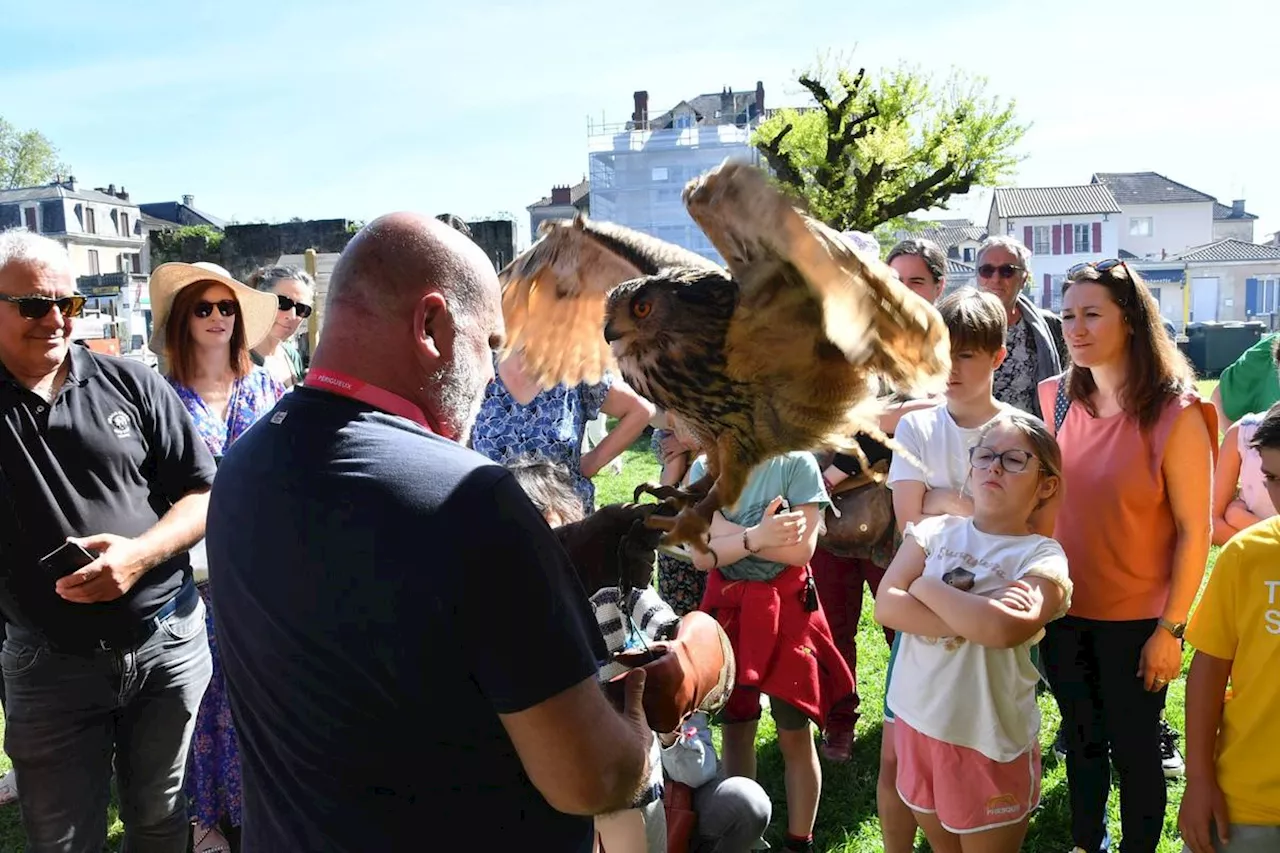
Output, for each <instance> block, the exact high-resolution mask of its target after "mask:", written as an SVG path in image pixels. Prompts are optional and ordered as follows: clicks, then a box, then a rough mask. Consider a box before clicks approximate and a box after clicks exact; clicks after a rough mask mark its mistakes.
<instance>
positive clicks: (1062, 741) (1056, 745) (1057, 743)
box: [1053, 726, 1067, 761]
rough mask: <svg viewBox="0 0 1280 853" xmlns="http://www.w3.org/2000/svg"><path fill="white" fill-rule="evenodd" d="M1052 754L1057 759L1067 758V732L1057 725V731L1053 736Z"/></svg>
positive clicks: (1063, 759)
mask: <svg viewBox="0 0 1280 853" xmlns="http://www.w3.org/2000/svg"><path fill="white" fill-rule="evenodd" d="M1053 754H1054V755H1055V756H1057V758H1058V760H1059V761H1066V760H1067V733H1066V732H1064V731H1063V730H1062V726H1058V733H1057V734H1056V735H1054V736H1053Z"/></svg>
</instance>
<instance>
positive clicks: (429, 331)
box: [413, 290, 453, 359]
mask: <svg viewBox="0 0 1280 853" xmlns="http://www.w3.org/2000/svg"><path fill="white" fill-rule="evenodd" d="M413 328H414V330H415V335H414V336H415V339H416V340H417V341H418V342H419V343H420V344H421V345H422V346H423V347H424V348H425V349H426V351H427V355H429V356H430V357H431V358H434V359H439V358H441V357H442V353H441V350H440V342H441V341H442V340H449V339H451V338H452V337H453V329H452V323H451V318H450V316H449V310H448V305H447V304H446V303H445V299H444V295H443V294H441V293H440V292H439V291H434V290H433V291H431V292H430V293H426V294H423V296H422V298H421V299H419V300H418V301H417V303H415V305H414V308H413Z"/></svg>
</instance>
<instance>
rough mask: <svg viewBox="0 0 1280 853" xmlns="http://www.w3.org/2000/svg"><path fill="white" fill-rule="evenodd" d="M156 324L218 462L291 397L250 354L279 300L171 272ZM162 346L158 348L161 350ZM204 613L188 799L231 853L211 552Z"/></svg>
mask: <svg viewBox="0 0 1280 853" xmlns="http://www.w3.org/2000/svg"><path fill="white" fill-rule="evenodd" d="M150 289H151V305H152V312H153V315H154V316H155V318H156V321H155V322H156V333H155V336H154V337H153V340H152V349H153V350H159V351H162V352H163V355H164V357H165V364H166V370H167V374H168V379H169V384H170V385H172V386H173V389H174V390H175V391H176V392H177V394H178V397H179V398H180V399H181V400H182V402H183V404H184V405H185V406H186V408H187V411H188V412H190V414H191V418H192V420H194V421H195V425H196V429H197V431H198V432H199V433H200V435H201V437H202V438H203V439H204V441H205V444H206V445H207V446H208V448H209V452H210V453H212V454H213V458H214V459H215V460H221V458H222V456H223V455H224V454H225V453H226V451H227V448H228V447H229V446H230V445H231V444H232V443H233V442H234V441H235V440H236V439H237V438H239V437H240V435H241V434H243V433H244V432H245V430H247V429H248V428H249V427H250V426H252V425H253V424H254V422H255V421H257V420H258V418H260V417H262V416H263V415H264V414H266V413H267V412H269V411H270V410H271V408H272V407H273V406H274V405H275V404H276V401H277V400H279V399H280V397H281V396H282V395H283V394H284V392H285V389H284V386H283V385H281V384H280V383H279V382H277V381H276V380H275V379H274V378H272V376H271V374H270V373H268V372H267V370H266V368H263V367H255V366H253V364H252V363H251V362H250V360H249V349H250V347H251V346H252V345H253V344H256V343H258V342H260V341H261V340H262V339H263V338H265V337H266V336H267V335H268V333H269V332H270V330H271V328H272V326H273V324H274V323H275V322H276V299H275V297H274V296H272V295H271V294H269V293H262V292H259V291H256V290H253V289H252V288H249V287H246V286H245V285H243V284H241V283H240V282H238V281H236V280H235V279H233V278H232V277H231V275H230V273H228V272H227V271H226V270H224V269H222V268H221V267H217V266H215V265H213V264H164V265H163V266H161V267H158V268H157V269H156V271H155V272H154V273H153V274H152V276H151V282H150ZM161 342H163V345H162V346H160V347H158V346H157V344H160V343H161ZM191 557H192V560H191V562H192V567H193V569H194V570H195V573H196V581H197V584H196V586H197V588H198V589H199V590H200V595H201V597H202V598H203V599H204V602H205V607H206V613H207V616H206V627H207V629H208V632H209V651H210V652H211V653H212V656H213V677H212V679H211V680H210V681H209V687H208V689H207V690H206V691H205V694H204V699H203V700H202V701H201V703H200V710H199V712H198V714H197V716H196V725H195V733H194V735H193V736H192V739H191V752H190V755H189V758H188V761H187V779H186V793H187V800H188V808H189V813H190V815H191V817H192V818H193V819H194V820H195V828H194V836H193V850H194V851H195V853H221V851H227V853H229V851H230V849H231V848H230V846H229V845H228V843H227V840H226V837H225V836H224V835H223V833H222V829H223V828H226V829H234V828H235V827H238V826H239V825H240V823H241V802H240V756H239V750H238V747H237V745H236V736H235V731H234V729H233V728H232V724H231V708H230V706H229V705H228V703H227V694H226V686H225V684H224V682H223V680H222V662H221V659H220V657H219V655H218V647H217V643H216V640H215V636H214V622H213V599H212V590H211V588H210V586H209V582H208V578H207V574H208V569H207V561H206V560H205V559H204V543H203V542H201V543H200V544H199V545H198V546H197V547H196V548H193V549H192V552H191Z"/></svg>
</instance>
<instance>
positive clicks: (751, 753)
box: [720, 720, 758, 779]
mask: <svg viewBox="0 0 1280 853" xmlns="http://www.w3.org/2000/svg"><path fill="white" fill-rule="evenodd" d="M757 722H758V721H757V720H748V721H747V722H745V723H727V724H726V725H725V726H723V727H722V728H721V730H720V736H721V740H720V743H721V746H722V747H723V748H724V775H725V776H745V777H747V778H748V779H754V778H756V723H757Z"/></svg>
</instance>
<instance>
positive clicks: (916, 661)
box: [876, 412, 1071, 853]
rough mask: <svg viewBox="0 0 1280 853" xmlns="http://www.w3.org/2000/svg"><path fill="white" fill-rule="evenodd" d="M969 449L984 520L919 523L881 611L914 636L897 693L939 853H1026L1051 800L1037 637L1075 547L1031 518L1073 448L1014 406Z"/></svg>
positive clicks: (899, 732) (895, 703) (909, 530)
mask: <svg viewBox="0 0 1280 853" xmlns="http://www.w3.org/2000/svg"><path fill="white" fill-rule="evenodd" d="M969 459H970V465H971V468H970V471H969V480H970V487H969V491H970V492H971V493H972V495H973V517H972V518H964V517H960V516H953V515H940V516H934V517H932V518H925V519H922V520H921V521H919V522H916V523H914V524H909V525H907V527H906V530H905V531H904V535H905V541H904V542H903V545H902V548H901V550H899V551H898V554H897V556H896V557H895V558H894V561H893V563H892V564H891V565H890V566H889V571H888V573H887V574H886V576H885V579H884V581H883V582H882V586H881V592H880V597H879V598H877V599H876V619H877V621H879V622H880V623H881V624H883V625H884V626H886V627H889V628H893V629H895V630H897V631H900V632H901V633H902V641H901V645H900V647H899V649H898V657H897V660H896V662H895V664H894V670H893V680H892V682H891V683H890V686H889V696H888V703H889V707H890V708H891V709H892V711H893V713H894V716H895V718H896V721H895V723H894V737H895V748H896V752H897V756H898V775H897V788H898V793H899V795H900V796H901V797H902V800H903V802H905V803H906V804H907V805H908V806H909V807H910V808H911V810H912V811H913V812H914V813H915V816H916V820H917V821H918V822H919V824H920V827H921V828H922V829H923V830H924V832H925V836H926V837H927V838H928V839H929V844H930V846H931V847H932V848H933V849H934V850H935V851H938V853H969V851H979V850H981V851H983V853H989V851H990V852H991V853H999V851H1009V853H1014V851H1017V850H1018V849H1019V848H1020V847H1021V844H1022V840H1023V837H1024V836H1025V835H1026V831H1027V820H1028V818H1029V816H1030V814H1031V811H1032V810H1033V809H1034V808H1035V807H1036V806H1037V805H1038V804H1039V801H1040V749H1039V744H1038V736H1039V731H1040V712H1039V709H1038V707H1037V705H1036V695H1035V687H1036V681H1037V678H1038V672H1037V670H1036V667H1035V664H1034V663H1033V662H1032V658H1031V647H1032V646H1033V645H1034V644H1035V643H1036V642H1038V641H1039V639H1040V637H1041V635H1042V634H1043V633H1044V631H1043V628H1044V625H1045V623H1047V622H1049V621H1050V620H1052V619H1055V618H1058V617H1059V616H1061V615H1062V614H1064V613H1065V612H1066V610H1067V606H1068V602H1069V601H1070V597H1071V581H1070V580H1069V578H1068V576H1067V558H1066V555H1065V554H1064V553H1063V551H1062V548H1061V546H1059V545H1058V543H1057V542H1055V541H1053V540H1052V539H1049V538H1047V537H1044V536H1040V535H1037V534H1034V533H1032V532H1031V525H1030V520H1031V516H1032V514H1033V513H1034V512H1035V511H1036V510H1037V509H1038V508H1039V507H1040V506H1042V505H1043V504H1044V503H1045V502H1047V501H1049V500H1050V499H1051V498H1052V497H1053V496H1054V494H1055V493H1056V492H1057V491H1058V489H1059V488H1060V485H1061V476H1062V475H1061V470H1062V454H1061V452H1060V451H1059V449H1058V445H1057V443H1056V442H1055V441H1054V439H1053V437H1052V436H1051V435H1049V432H1048V430H1047V429H1046V428H1045V426H1044V424H1043V423H1042V422H1041V421H1040V420H1038V419H1036V418H1032V417H1030V416H1028V415H1025V414H1022V413H1013V412H1010V413H1005V414H1001V415H999V416H997V417H996V418H995V419H994V420H993V421H991V422H990V423H989V424H988V425H987V427H986V428H985V429H984V431H983V432H982V434H981V437H980V438H979V440H978V443H977V445H976V446H975V447H974V448H973V449H972V450H971V451H970V455H969Z"/></svg>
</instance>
